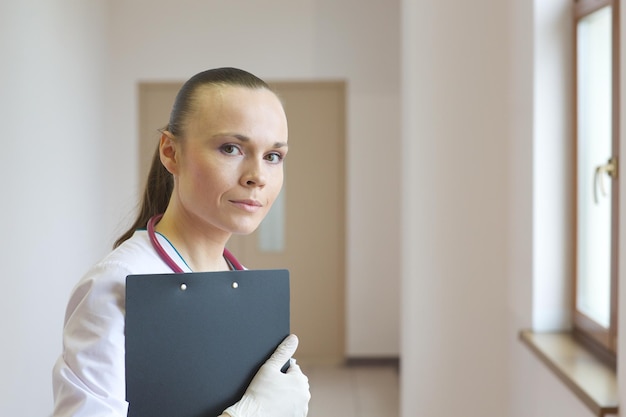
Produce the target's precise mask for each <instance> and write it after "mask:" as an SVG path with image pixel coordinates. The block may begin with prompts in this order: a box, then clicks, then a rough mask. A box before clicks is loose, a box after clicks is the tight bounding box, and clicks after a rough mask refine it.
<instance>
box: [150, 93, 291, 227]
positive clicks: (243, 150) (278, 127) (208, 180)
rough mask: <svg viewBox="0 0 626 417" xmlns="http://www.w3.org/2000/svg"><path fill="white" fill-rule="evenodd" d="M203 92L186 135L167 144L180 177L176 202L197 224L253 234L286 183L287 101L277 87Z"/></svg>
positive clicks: (171, 168) (164, 150) (172, 169)
mask: <svg viewBox="0 0 626 417" xmlns="http://www.w3.org/2000/svg"><path fill="white" fill-rule="evenodd" d="M197 97H198V98H197V101H196V105H195V110H194V111H193V112H192V113H191V114H190V115H189V116H188V120H187V121H186V123H185V135H184V136H185V137H184V138H174V139H173V140H170V142H171V147H170V148H169V149H168V148H167V146H165V147H163V146H162V155H163V153H166V154H167V152H168V151H169V152H170V154H171V155H170V156H169V160H168V164H169V165H170V166H168V165H167V164H166V167H167V168H168V170H169V171H170V172H171V173H172V174H173V175H174V184H175V185H174V191H173V199H174V200H175V201H171V202H170V204H172V203H174V204H176V205H177V206H178V208H179V214H180V215H183V216H186V220H188V221H191V222H192V223H193V224H195V225H196V226H199V227H202V228H206V227H209V228H213V229H218V230H221V231H224V232H227V233H237V234H246V233H251V232H253V231H254V230H255V229H256V228H257V227H258V225H259V223H260V222H261V220H263V218H264V217H265V215H266V214H267V212H268V211H269V209H270V207H271V206H272V204H273V202H274V200H275V199H276V197H277V196H278V193H279V192H280V189H281V187H282V184H283V158H284V157H285V156H286V154H287V119H286V117H285V112H284V110H283V107H282V104H281V103H280V101H279V100H278V98H277V97H276V96H275V95H274V93H272V92H271V91H269V90H266V89H249V88H245V87H232V86H227V87H203V88H202V89H201V90H200V91H199V92H198V94H197ZM162 145H163V144H162ZM164 163H165V162H164Z"/></svg>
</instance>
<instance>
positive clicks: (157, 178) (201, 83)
mask: <svg viewBox="0 0 626 417" xmlns="http://www.w3.org/2000/svg"><path fill="white" fill-rule="evenodd" d="M206 86H238V87H246V88H250V89H258V88H265V89H268V90H271V88H270V87H269V85H268V84H267V83H266V82H265V81H263V80H262V79H260V78H259V77H257V76H255V75H253V74H251V73H249V72H247V71H244V70H241V69H238V68H215V69H209V70H206V71H203V72H200V73H198V74H196V75H194V76H193V77H191V78H190V79H189V80H187V82H185V84H183V86H182V87H181V89H180V90H179V91H178V94H177V95H176V100H174V105H173V106H172V111H171V113H170V120H169V123H168V124H167V126H166V127H165V129H164V130H165V131H168V132H169V133H171V134H172V135H174V136H175V137H184V130H185V123H186V122H187V120H188V118H189V116H190V114H192V113H193V109H194V108H195V105H196V103H197V100H198V95H199V94H198V92H199V91H200V90H201V88H202V87H206ZM173 189H174V179H173V178H172V174H170V173H169V171H168V170H167V169H165V167H164V166H163V164H162V163H161V157H160V154H159V146H158V145H157V148H156V151H155V152H154V156H153V158H152V164H151V166H150V171H149V173H148V179H147V181H146V186H145V190H144V193H143V197H142V201H141V205H140V208H139V213H138V215H137V219H136V220H135V222H134V223H133V224H132V226H131V227H130V228H129V229H128V230H127V231H126V232H125V233H124V234H122V236H120V237H119V239H117V240H116V241H115V244H114V245H113V247H114V248H116V247H118V246H119V245H121V244H122V243H123V242H124V241H126V240H127V239H129V238H130V237H131V236H132V235H133V233H135V230H137V229H141V228H145V227H146V225H147V224H148V220H150V218H151V217H152V216H155V215H157V214H161V213H163V212H165V209H166V208H167V205H168V204H169V201H170V197H171V196H172V190H173Z"/></svg>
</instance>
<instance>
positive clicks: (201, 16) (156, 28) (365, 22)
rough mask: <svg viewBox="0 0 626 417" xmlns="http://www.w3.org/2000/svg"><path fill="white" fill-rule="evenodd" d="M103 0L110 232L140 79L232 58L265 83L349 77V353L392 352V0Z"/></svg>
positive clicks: (126, 187)
mask: <svg viewBox="0 0 626 417" xmlns="http://www.w3.org/2000/svg"><path fill="white" fill-rule="evenodd" d="M110 3H111V5H112V9H111V15H112V19H113V20H112V23H111V26H112V29H113V30H112V37H111V43H112V47H111V60H110V61H111V68H110V73H111V75H112V89H111V96H112V98H111V103H112V105H111V109H112V111H113V112H112V114H111V115H110V122H109V123H108V126H109V127H110V128H111V129H109V131H108V132H109V133H108V137H109V138H110V140H111V141H112V143H114V144H115V146H112V148H111V150H112V151H113V150H115V152H117V154H116V155H115V160H116V166H117V171H116V172H115V174H114V175H115V180H114V181H112V182H110V184H111V186H112V187H113V188H111V189H110V190H109V191H108V194H107V195H108V196H109V197H110V201H111V204H110V207H111V209H110V211H109V213H108V214H107V216H108V217H107V218H108V224H109V225H110V226H111V228H112V229H114V228H117V227H119V225H120V224H121V223H123V222H120V214H122V215H124V214H126V213H130V211H131V209H132V207H133V203H134V198H135V194H136V192H137V189H138V188H139V187H138V185H137V184H136V183H135V181H133V180H132V179H133V178H136V170H137V167H136V166H137V156H136V136H137V130H138V127H137V96H136V83H137V82H138V81H146V80H150V81H155V80H156V81H160V80H185V79H187V78H188V77H189V76H191V75H193V74H195V73H196V72H198V71H201V70H203V69H206V68H211V67H217V66H238V67H241V68H244V69H248V70H249V71H252V72H254V73H255V74H257V75H259V76H261V77H263V78H265V79H268V80H290V79H296V80H301V79H344V80H347V82H348V97H347V101H348V102H347V106H348V109H347V117H348V121H347V135H348V136H347V149H346V151H347V152H346V154H347V155H348V161H347V166H348V173H347V175H348V195H347V196H346V197H347V211H348V213H347V219H348V226H347V227H348V230H347V244H348V253H347V274H348V275H347V286H348V287H347V297H348V299H347V312H346V314H347V340H346V348H347V352H346V353H347V355H348V356H351V357H360V356H368V357H371V356H397V355H398V351H399V346H398V338H399V325H398V323H399V307H398V303H399V270H400V260H399V256H400V255H399V252H400V250H399V247H400V224H399V212H400V211H399V210H400V208H399V199H400V193H401V190H400V188H399V186H398V184H399V176H400V164H399V162H400V154H401V150H400V149H399V145H400V127H399V112H400V102H399V76H400V72H399V35H400V33H399V29H398V24H399V8H398V5H397V3H396V2H394V1H391V2H390V1H389V0H376V1H368V2H360V1H357V0H343V1H336V0H297V1H293V0H270V1H264V2H249V1H245V0H228V1H226V0H218V1H211V2H198V1H190V0H186V1H176V2H174V1H169V0H149V1H148V0H132V1H128V0H117V1H111V2H110ZM165 122H166V121H164V123H165ZM120 150H121V151H122V152H120ZM291 151H293V152H297V151H298V150H297V149H296V148H294V149H292V150H291ZM110 157H112V158H113V157H114V155H110ZM129 178H130V179H131V180H129ZM127 217H128V216H127ZM303 238H306V237H303Z"/></svg>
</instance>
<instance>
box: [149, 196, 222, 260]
mask: <svg viewBox="0 0 626 417" xmlns="http://www.w3.org/2000/svg"><path fill="white" fill-rule="evenodd" d="M196 223H197V222H193V221H192V220H191V219H190V218H189V217H187V216H184V215H176V213H175V212H174V210H173V209H170V208H168V209H167V210H166V211H165V213H164V214H163V217H162V218H161V220H160V221H159V222H158V223H157V224H156V226H155V230H156V231H157V232H159V233H160V234H162V235H164V236H165V237H167V239H168V240H169V241H170V242H171V243H172V245H174V247H175V248H176V250H177V251H178V253H180V255H181V256H182V257H183V259H184V260H185V262H186V263H187V265H189V267H190V268H191V270H192V271H194V272H208V271H225V270H228V269H229V265H228V262H226V259H224V255H223V254H224V247H225V246H226V242H227V241H228V238H229V237H230V235H229V234H228V233H226V232H223V231H217V230H215V229H213V228H207V227H202V225H198V224H196ZM209 229H210V230H209Z"/></svg>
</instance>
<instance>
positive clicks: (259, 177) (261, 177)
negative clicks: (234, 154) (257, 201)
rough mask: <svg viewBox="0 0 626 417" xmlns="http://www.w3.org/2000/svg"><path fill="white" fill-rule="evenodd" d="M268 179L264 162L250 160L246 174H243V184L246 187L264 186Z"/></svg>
mask: <svg viewBox="0 0 626 417" xmlns="http://www.w3.org/2000/svg"><path fill="white" fill-rule="evenodd" d="M266 181H267V178H266V174H265V173H264V172H263V164H262V162H258V161H250V162H249V163H248V164H246V168H245V171H244V174H243V175H242V176H241V184H242V185H243V186H245V187H263V186H264V185H265V183H266Z"/></svg>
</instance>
